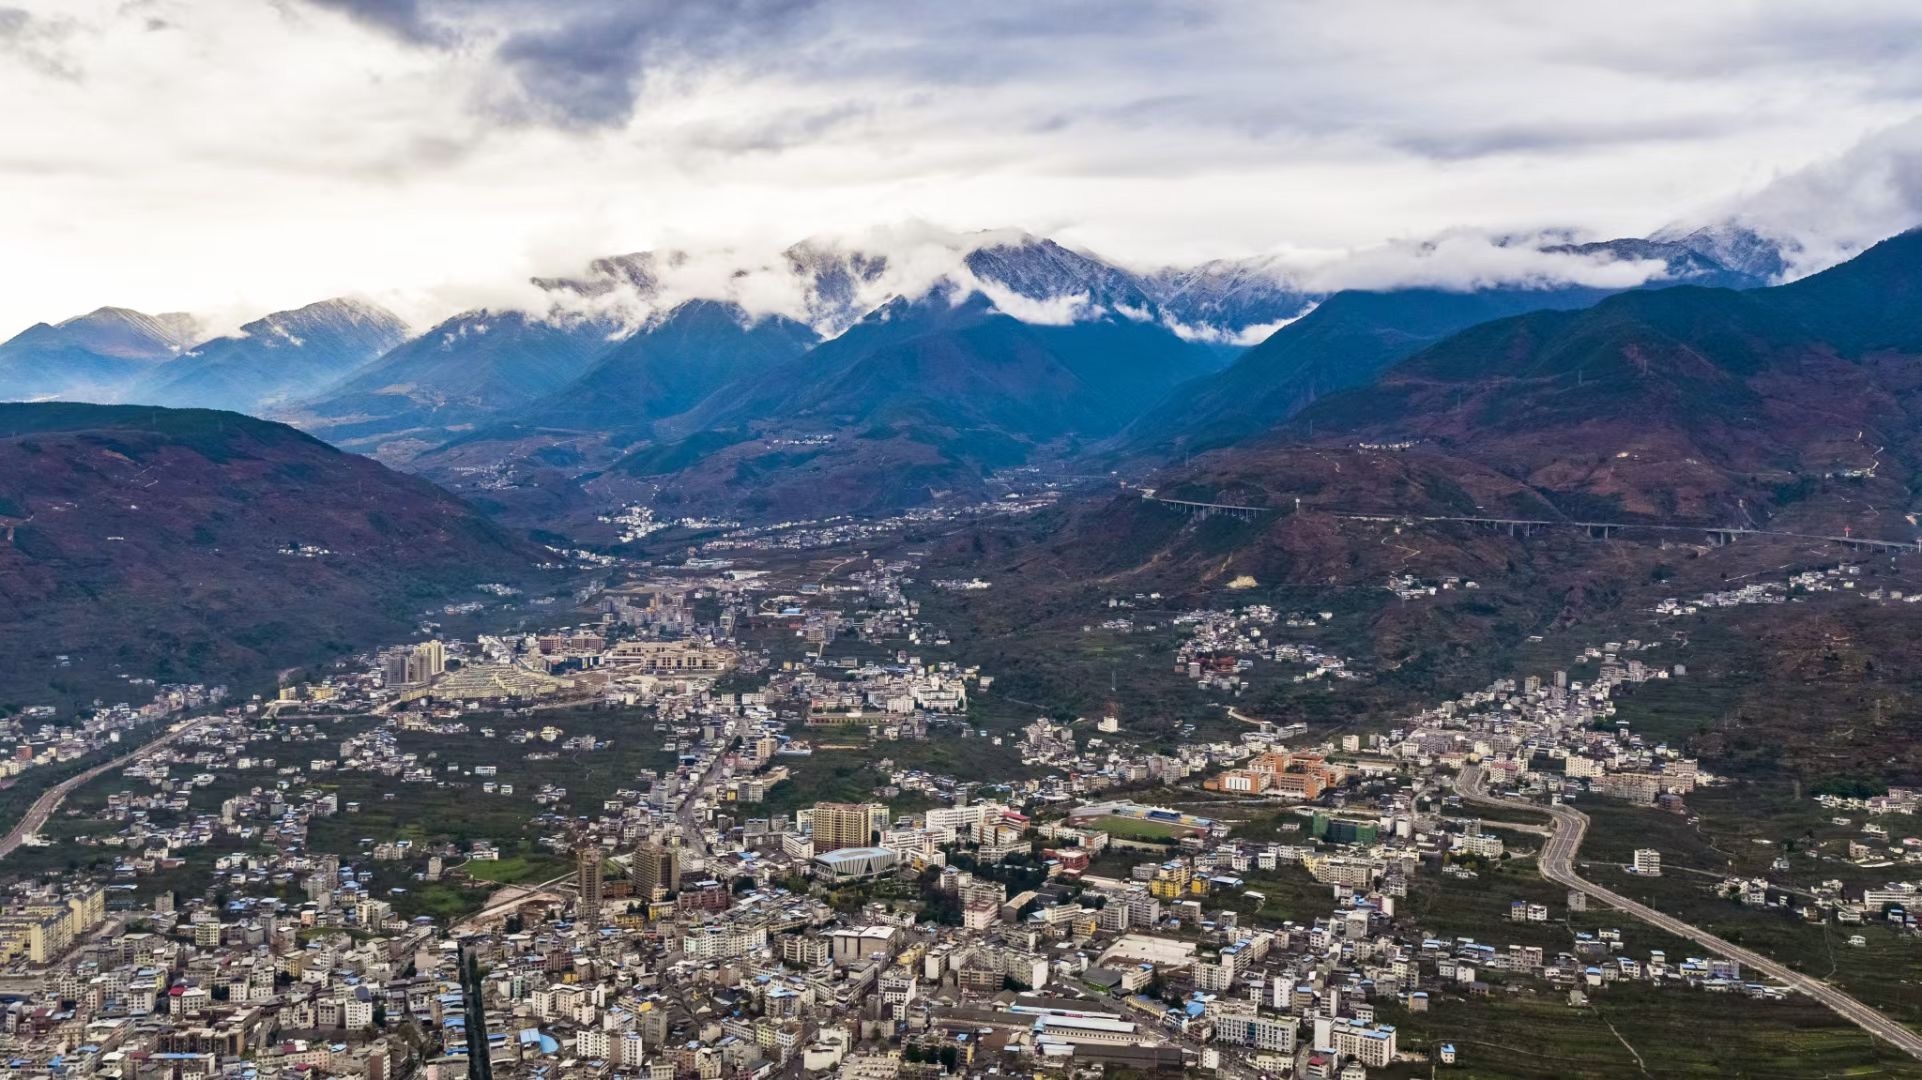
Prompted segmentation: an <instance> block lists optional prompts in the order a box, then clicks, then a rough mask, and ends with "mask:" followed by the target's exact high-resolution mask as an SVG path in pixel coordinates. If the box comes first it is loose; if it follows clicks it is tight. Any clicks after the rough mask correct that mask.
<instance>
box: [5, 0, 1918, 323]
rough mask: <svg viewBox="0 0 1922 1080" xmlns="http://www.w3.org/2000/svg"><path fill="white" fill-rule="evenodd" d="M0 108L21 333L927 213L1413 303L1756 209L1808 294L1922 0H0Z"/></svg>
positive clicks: (1844, 238)
mask: <svg viewBox="0 0 1922 1080" xmlns="http://www.w3.org/2000/svg"><path fill="white" fill-rule="evenodd" d="M0 99H4V100H8V101H31V102H33V104H34V107H33V108H31V109H14V110H5V111H4V113H3V114H0V235H5V236H6V237H7V238H8V244H7V249H6V252H5V255H4V257H5V258H6V259H7V260H8V261H9V266H8V270H9V274H8V279H9V283H10V288H9V289H8V290H7V291H6V293H5V294H4V295H0V334H6V333H10V332H11V331H12V330H14V329H17V328H18V327H20V326H24V325H25V324H26V323H28V322H31V321H34V320H37V319H42V318H58V317H60V316H63V315H67V314H71V313H73V312H75V311H78V310H84V309H86V308H89V307H92V306H95V305H97V304H101V303H118V304H127V305H130V306H137V307H141V308H144V309H147V310H164V309H175V308H191V309H194V310H201V311H209V310H211V311H213V312H215V313H221V312H229V313H232V315H233V320H232V321H238V319H240V318H243V317H249V316H252V315H257V314H259V313H260V312H261V311H263V310H267V309H270V308H275V307H290V306H295V305H298V304H300V303H303V302H306V301H310V300H313V299H315V298H317V297H322V296H328V295H335V294H341V293H351V292H366V293H374V294H377V295H381V296H383V297H384V298H385V297H388V296H390V295H392V296H396V297H399V298H402V299H406V300H409V301H410V302H411V303H412V305H413V310H410V311H408V312H407V314H409V315H410V317H413V318H416V319H429V320H431V319H432V318H434V317H436V316H438V315H444V314H446V313H447V312H448V311H450V310H452V309H454V308H458V307H464V306H472V305H475V304H481V303H487V302H490V301H492V300H496V299H502V298H505V297H507V296H510V295H512V294H513V293H515V292H516V291H517V290H516V287H515V286H514V285H513V283H515V282H519V281H522V280H524V279H525V278H526V277H528V276H530V275H534V274H555V273H566V272H571V271H573V270H575V269H577V268H578V267H579V266H580V265H581V264H582V263H583V262H584V261H585V260H586V259H587V258H588V257H590V256H593V255H599V254H606V253H608V252H614V251H632V250H642V249H655V250H667V249H673V248H680V249H684V250H689V251H705V250H710V249H715V248H719V247H727V248H732V249H736V250H743V251H759V252H778V251H779V250H780V249H781V248H782V247H783V246H784V245H785V244H787V243H788V242H789V241H791V240H792V239H793V238H794V237H796V236H801V235H810V234H828V235H837V236H860V235H862V234H863V233H865V232H866V231H867V230H870V229H872V228H874V227H876V226H878V225H886V224H888V223H895V222H901V221H909V220H917V221H927V222H932V223H935V225H936V226H937V227H938V228H942V229H948V230H957V229H970V228H976V227H980V226H990V225H1001V224H1019V225H1021V226H1024V227H1026V228H1028V229H1030V230H1033V231H1035V232H1037V233H1044V234H1047V235H1051V236H1056V237H1058V238H1061V239H1063V240H1064V241H1067V242H1071V243H1075V244H1079V245H1083V246H1086V247H1088V248H1090V249H1093V250H1096V251H1100V252H1102V253H1104V254H1106V255H1108V256H1110V257H1113V258H1116V259H1121V260H1125V261H1127V262H1129V263H1130V264H1132V265H1136V266H1148V265H1156V264H1163V263H1173V262H1187V261H1195V260H1200V259H1203V258H1211V257H1216V256H1232V255H1245V254H1251V253H1255V252H1273V253H1277V254H1280V255H1282V256H1283V257H1284V261H1285V263H1286V265H1288V266H1290V267H1294V268H1300V269H1301V271H1302V272H1304V273H1306V274H1308V275H1309V276H1310V277H1313V278H1317V279H1318V280H1327V281H1340V282H1342V283H1348V284H1356V283H1372V284H1378V285H1379V284H1402V283H1416V282H1419V283H1431V284H1459V283H1461V282H1462V281H1464V280H1472V279H1474V278H1475V277H1476V276H1477V275H1486V274H1495V275H1508V274H1520V275H1524V276H1526V275H1531V274H1536V273H1544V274H1554V273H1560V272H1563V271H1564V270H1567V269H1569V268H1568V267H1566V266H1556V265H1553V261H1552V260H1550V262H1549V263H1538V262H1537V261H1535V260H1532V259H1531V258H1529V257H1528V255H1527V254H1526V253H1522V252H1519V251H1514V250H1503V249H1501V248H1500V247H1499V246H1495V245H1490V244H1487V243H1482V242H1478V241H1474V240H1472V239H1469V238H1471V237H1476V236H1483V235H1494V234H1505V233H1529V232H1533V231H1536V230H1541V229H1547V228H1571V229H1574V230H1576V231H1578V232H1579V233H1581V234H1582V235H1586V236H1616V235H1637V234H1642V233H1646V232H1649V231H1651V230H1654V229H1656V228H1658V227H1660V226H1663V225H1665V224H1668V223H1671V222H1674V221H1678V220H1683V221H1687V220H1702V219H1704V218H1705V217H1706V216H1710V215H1725V214H1726V215H1734V216H1737V217H1739V218H1741V219H1743V220H1745V221H1753V222H1755V223H1756V224H1757V227H1764V228H1766V230H1768V231H1771V232H1773V233H1775V234H1778V235H1786V236H1792V237H1794V238H1796V239H1797V240H1798V241H1799V242H1800V244H1801V254H1800V255H1799V256H1798V259H1799V260H1800V262H1799V263H1798V267H1800V268H1806V267H1809V266H1813V265H1817V264H1819V263H1821V262H1822V261H1823V260H1832V259H1833V258H1835V257H1838V256H1839V255H1842V254H1846V253H1847V252H1848V251H1851V250H1853V249H1855V248H1858V247H1859V246H1860V245H1861V244H1863V243H1864V242H1867V241H1869V240H1872V239H1875V238H1877V237H1878V236H1879V235H1881V234H1886V233H1887V232H1890V231H1894V230H1895V229H1897V228H1901V227H1904V226H1906V225H1909V224H1914V223H1915V218H1916V216H1917V212H1918V209H1919V208H1922V197H1919V196H1918V192H1917V190H1916V185H1915V181H1914V179H1913V178H1914V177H1915V176H1916V175H1918V170H1917V168H1916V164H1917V159H1918V147H1922V128H1918V126H1917V121H1916V119H1915V118H1916V117H1917V116H1918V115H1922V8H1917V7H1916V5H1914V4H1912V3H1907V2H1881V0H1861V2H1848V3H1839V4H1831V5H1823V6H1821V8H1820V9H1819V10H1818V9H1815V8H1808V7H1803V6H1800V5H1782V4H1775V3H1767V2H1763V0H1755V2H1735V0H1714V2H1708V3H1702V4H1691V5H1675V4H1672V3H1656V2H1653V0H1623V2H1621V3H1616V4H1611V5H1609V6H1608V8H1607V9H1606V10H1605V11H1594V10H1591V9H1587V8H1582V7H1579V6H1571V5H1543V4H1535V3H1525V2H1522V0H1483V2H1477V3H1465V4H1448V5H1438V4H1432V3H1425V2H1420V0H1348V2H1333V0H1330V2H1307V0H1282V2H1271V0H1225V2H1223V3H1218V4H1208V5H1195V4H1190V3H1181V2H1174V0H1169V2H1159V0H1110V2H1105V3H1095V2H1092V0H1059V2H1055V3H1049V4H1032V3H1028V4H1015V3H1005V2H1001V0H985V2H981V3H973V4H967V5H902V4H898V3H887V2H882V0H834V2H831V3H830V2H826V0H715V2H712V3H705V2H704V3H676V2H671V0H273V2H271V3H264V4H235V3H228V2H224V0H0ZM1436 237H1440V238H1441V239H1440V240H1439V241H1438V242H1435V243H1433V244H1430V243H1428V241H1430V240H1432V239H1433V238H1436ZM1405 238H1414V239H1415V240H1419V241H1422V242H1421V243H1413V242H1410V241H1409V240H1408V239H1405ZM910 246H912V245H910ZM1573 269H1574V270H1575V271H1576V272H1579V273H1608V274H1621V273H1634V272H1638V271H1636V270H1635V269H1634V268H1633V267H1621V266H1617V267H1599V268H1598V267H1575V268H1573Z"/></svg>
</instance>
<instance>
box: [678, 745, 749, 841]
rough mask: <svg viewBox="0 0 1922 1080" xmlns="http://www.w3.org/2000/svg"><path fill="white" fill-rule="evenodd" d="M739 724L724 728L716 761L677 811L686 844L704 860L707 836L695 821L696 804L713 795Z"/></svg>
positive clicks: (695, 784)
mask: <svg viewBox="0 0 1922 1080" xmlns="http://www.w3.org/2000/svg"><path fill="white" fill-rule="evenodd" d="M738 723H739V722H738V721H736V720H729V721H728V722H727V724H726V725H725V726H723V727H722V729H721V737H720V739H719V740H718V741H717V742H716V743H715V747H716V750H715V752H714V760H712V761H710V762H708V765H707V771H706V772H704V773H702V774H701V778H700V779H699V780H698V781H696V782H695V783H694V784H693V785H692V786H690V787H689V788H688V790H687V796H686V797H685V798H683V799H682V800H681V806H680V809H679V810H677V811H675V814H674V816H675V817H677V818H679V819H680V822H681V831H682V833H683V834H684V839H685V843H686V844H687V845H688V846H689V847H691V848H693V849H694V850H695V851H697V852H699V853H700V855H701V857H702V858H703V859H705V858H707V856H708V849H707V835H706V834H705V833H703V832H702V831H701V823H700V822H699V821H697V820H695V817H694V809H695V807H694V804H695V803H696V802H698V801H699V800H700V799H701V797H702V796H704V795H710V794H712V793H713V791H714V787H715V781H716V780H718V779H719V778H720V775H721V766H722V764H723V763H724V759H725V758H726V757H727V751H728V747H729V746H730V745H732V744H733V742H734V733H735V731H736V730H737V725H738Z"/></svg>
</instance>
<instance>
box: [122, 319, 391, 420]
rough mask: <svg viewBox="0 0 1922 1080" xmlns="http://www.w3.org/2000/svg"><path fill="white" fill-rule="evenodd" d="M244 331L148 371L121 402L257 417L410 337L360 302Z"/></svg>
mask: <svg viewBox="0 0 1922 1080" xmlns="http://www.w3.org/2000/svg"><path fill="white" fill-rule="evenodd" d="M240 330H241V332H240V333H239V334H237V335H234V336H231V337H221V338H215V339H214V340H212V341H209V342H206V343H205V344H202V345H199V346H196V347H195V348H193V349H191V350H189V351H187V352H186V353H183V354H182V355H181V356H180V357H179V358H178V359H176V360H173V361H171V362H169V363H166V364H163V365H161V366H160V367H158V368H156V369H154V370H152V371H150V372H148V373H147V374H146V375H145V376H144V377H143V378H141V380H140V381H139V382H138V383H136V384H135V385H134V386H132V387H130V388H129V389H128V390H127V391H126V392H125V394H124V395H123V396H122V397H123V400H127V401H135V402H142V403H151V404H155V405H169V406H184V407H194V408H207V409H231V410H234V411H236V412H245V413H253V414H258V413H260V412H262V411H263V410H265V409H267V408H269V407H271V406H273V405H277V404H280V403H282V402H285V401H288V400H290V399H294V398H300V397H309V396H312V395H313V394H315V393H318V392H320V391H321V390H323V389H325V388H326V387H327V386H329V385H331V384H333V383H335V382H338V381H339V380H340V379H341V378H343V377H344V376H346V375H347V374H348V373H349V372H351V371H353V370H354V369H356V368H358V367H360V366H361V365H363V364H366V363H368V362H369V361H372V360H374V359H375V358H376V357H379V356H380V355H381V354H382V353H385V352H387V351H388V350H389V349H392V348H394V347H395V346H396V345H399V344H400V343H401V342H402V341H403V340H405V339H406V337H407V327H406V324H404V323H402V322H401V321H400V319H399V318H398V317H397V316H395V315H394V314H393V313H392V312H390V311H387V310H386V309H384V308H381V307H378V306H375V305H373V304H368V303H365V302H361V301H355V300H323V301H321V302H320V303H317V304H309V305H307V306H306V307H303V308H298V309H296V310H293V311H280V312H275V313H274V314H272V315H268V316H266V317H265V318H261V319H256V320H254V321H253V322H250V323H248V324H246V325H245V326H243V327H241V328H240Z"/></svg>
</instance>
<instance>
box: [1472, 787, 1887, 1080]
mask: <svg viewBox="0 0 1922 1080" xmlns="http://www.w3.org/2000/svg"><path fill="white" fill-rule="evenodd" d="M1455 790H1456V791H1457V792H1459V793H1460V794H1461V797H1462V799H1463V800H1464V801H1467V802H1478V803H1484V804H1488V805H1493V806H1509V807H1512V806H1514V805H1516V804H1515V803H1513V802H1508V801H1504V800H1501V799H1496V798H1493V797H1491V796H1489V795H1488V793H1487V792H1486V791H1484V790H1483V788H1482V775H1481V770H1480V769H1478V768H1476V767H1475V766H1472V765H1470V766H1466V767H1464V768H1463V769H1462V772H1461V776H1460V777H1459V778H1458V779H1457V780H1456V781H1455ZM1548 812H1549V814H1550V816H1551V817H1553V818H1554V819H1555V835H1554V836H1552V837H1550V838H1549V841H1548V843H1547V845H1546V846H1544V847H1543V848H1542V854H1541V860H1540V866H1541V871H1542V876H1543V877H1545V878H1547V879H1549V880H1550V881H1554V882H1558V883H1560V884H1562V885H1566V886H1568V887H1569V888H1571V889H1579V890H1581V891H1582V892H1584V893H1587V894H1588V895H1589V896H1592V897H1594V898H1595V899H1597V900H1600V901H1602V902H1603V903H1606V904H1609V905H1610V906H1612V907H1615V908H1619V909H1620V910H1622V911H1626V912H1628V913H1629V914H1630V915H1633V916H1635V917H1636V918H1638V919H1641V920H1642V921H1643V922H1646V923H1648V924H1650V925H1652V926H1655V927H1658V928H1660V929H1662V930H1666V931H1668V932H1669V933H1671V934H1674V935H1675V936H1676V937H1680V938H1687V939H1688V940H1690V941H1693V942H1695V943H1696V944H1698V945H1701V946H1703V947H1705V948H1709V949H1713V950H1715V952H1716V953H1718V954H1720V955H1722V956H1725V957H1728V958H1729V959H1731V960H1736V961H1740V962H1741V963H1742V965H1743V966H1745V967H1747V968H1750V969H1752V970H1755V971H1760V972H1762V973H1763V974H1765V975H1767V976H1769V977H1770V978H1772V979H1775V980H1777V981H1779V982H1782V983H1784V984H1786V985H1788V986H1791V987H1793V988H1795V989H1796V990H1799V991H1801V992H1802V993H1804V994H1807V995H1808V996H1809V997H1812V998H1814V999H1815V1000H1817V1001H1819V1002H1821V1003H1822V1004H1824V1005H1827V1006H1828V1007H1829V1008H1831V1009H1833V1010H1835V1012H1836V1013H1837V1014H1838V1015H1840V1016H1841V1017H1842V1018H1843V1019H1845V1020H1848V1021H1850V1022H1852V1023H1854V1024H1856V1025H1857V1026H1859V1027H1861V1028H1862V1030H1864V1031H1867V1032H1868V1033H1869V1034H1871V1035H1875V1036H1878V1037H1880V1038H1883V1039H1886V1040H1888V1041H1889V1042H1891V1043H1893V1044H1895V1046H1896V1047H1897V1048H1899V1049H1901V1050H1902V1051H1904V1052H1906V1053H1908V1054H1911V1055H1913V1056H1915V1057H1918V1058H1922V1034H1917V1033H1916V1032H1915V1031H1914V1030H1913V1029H1912V1028H1909V1027H1908V1026H1907V1025H1904V1024H1900V1023H1897V1022H1896V1021H1894V1020H1891V1019H1889V1018H1888V1017H1887V1016H1884V1015H1882V1013H1880V1012H1878V1011H1876V1010H1875V1009H1873V1008H1871V1007H1869V1006H1868V1005H1865V1004H1863V1003H1862V1002H1860V1001H1857V1000H1856V999H1855V998H1852V997H1850V996H1849V995H1847V994H1845V993H1843V992H1842V991H1840V990H1838V989H1836V988H1835V987H1833V986H1831V985H1829V984H1828V983H1825V982H1822V981H1821V980H1819V979H1815V978H1811V977H1810V976H1807V975H1804V974H1802V973H1801V972H1799V971H1794V970H1791V969H1790V968H1787V967H1784V966H1783V965H1781V964H1779V963H1776V962H1775V961H1774V960H1771V959H1769V958H1768V957H1766V956H1763V955H1762V954H1761V953H1758V952H1754V951H1752V950H1749V949H1744V948H1742V947H1741V946H1740V945H1737V944H1735V943H1733V942H1731V941H1726V940H1724V939H1722V938H1720V937H1717V936H1716V935H1714V934H1711V933H1709V932H1708V931H1706V930H1703V929H1702V928H1700V927H1698V926H1694V925H1691V924H1689V923H1685V922H1683V921H1682V920H1680V919H1677V918H1675V917H1674V916H1672V915H1665V914H1663V913H1662V912H1660V911H1657V910H1655V909H1654V908H1652V907H1649V906H1648V905H1647V904H1643V903H1638V902H1637V901H1634V900H1630V899H1629V898H1628V897H1626V896H1623V895H1621V894H1620V893H1617V892H1614V891H1612V890H1609V889H1605V888H1603V887H1601V886H1600V885H1596V884H1595V883H1593V882H1590V881H1586V880H1584V879H1583V878H1581V877H1580V876H1578V875H1577V874H1576V873H1575V856H1576V854H1577V853H1579V852H1580V851H1581V849H1582V838H1583V837H1584V836H1586V835H1587V833H1588V815H1587V814H1584V813H1582V812H1581V811H1579V810H1577V809H1575V808H1574V807H1572V806H1567V805H1558V806H1554V807H1551V808H1549V811H1548Z"/></svg>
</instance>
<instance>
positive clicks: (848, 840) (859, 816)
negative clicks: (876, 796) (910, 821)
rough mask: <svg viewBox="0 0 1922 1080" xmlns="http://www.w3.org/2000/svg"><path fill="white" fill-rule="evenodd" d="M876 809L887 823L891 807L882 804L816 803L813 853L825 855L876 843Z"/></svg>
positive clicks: (881, 818)
mask: <svg viewBox="0 0 1922 1080" xmlns="http://www.w3.org/2000/svg"><path fill="white" fill-rule="evenodd" d="M877 808H878V809H879V810H880V820H881V821H882V822H883V823H884V824H885V822H886V821H887V812H888V808H887V807H886V806H882V805H881V804H879V803H815V804H814V853H815V854H816V855H822V854H826V853H827V852H830V851H835V850H838V849H840V848H851V847H867V846H868V845H869V844H871V843H873V841H874V822H875V817H876V815H875V810H876V809H877Z"/></svg>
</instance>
